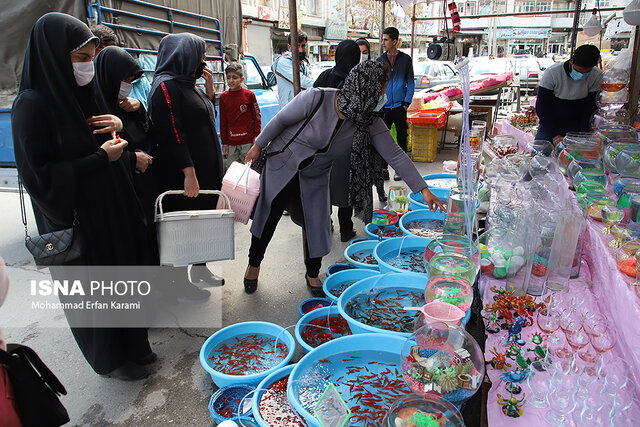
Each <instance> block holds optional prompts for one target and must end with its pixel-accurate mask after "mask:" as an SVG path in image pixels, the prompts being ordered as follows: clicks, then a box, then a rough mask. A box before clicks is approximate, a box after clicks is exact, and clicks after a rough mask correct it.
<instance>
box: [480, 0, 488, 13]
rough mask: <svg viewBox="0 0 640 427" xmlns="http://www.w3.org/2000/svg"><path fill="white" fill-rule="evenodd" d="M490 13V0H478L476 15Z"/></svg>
mask: <svg viewBox="0 0 640 427" xmlns="http://www.w3.org/2000/svg"><path fill="white" fill-rule="evenodd" d="M489 13H491V1H490V0H480V1H479V2H478V15H487V14H489Z"/></svg>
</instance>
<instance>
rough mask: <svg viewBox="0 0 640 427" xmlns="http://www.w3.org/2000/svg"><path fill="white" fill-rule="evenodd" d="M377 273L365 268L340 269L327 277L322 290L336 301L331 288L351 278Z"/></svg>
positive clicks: (360, 278) (360, 277)
mask: <svg viewBox="0 0 640 427" xmlns="http://www.w3.org/2000/svg"><path fill="white" fill-rule="evenodd" d="M376 274H379V272H378V271H377V270H369V269H366V268H354V269H351V270H345V271H340V272H338V273H335V274H332V275H331V276H329V277H327V278H326V279H325V280H324V283H323V284H322V290H324V293H325V295H326V296H327V298H329V299H330V300H331V301H338V297H337V296H335V295H334V294H333V293H331V291H332V289H334V288H336V287H338V286H340V285H342V284H343V283H344V282H350V281H352V280H362V279H364V278H366V277H371V276H374V275H376Z"/></svg>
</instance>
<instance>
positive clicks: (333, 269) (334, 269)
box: [327, 263, 356, 277]
mask: <svg viewBox="0 0 640 427" xmlns="http://www.w3.org/2000/svg"><path fill="white" fill-rule="evenodd" d="M354 268H356V267H354V266H353V265H351V264H340V263H338V264H331V265H330V266H329V267H327V277H329V276H331V275H332V274H335V273H338V272H340V271H344V270H353V269H354Z"/></svg>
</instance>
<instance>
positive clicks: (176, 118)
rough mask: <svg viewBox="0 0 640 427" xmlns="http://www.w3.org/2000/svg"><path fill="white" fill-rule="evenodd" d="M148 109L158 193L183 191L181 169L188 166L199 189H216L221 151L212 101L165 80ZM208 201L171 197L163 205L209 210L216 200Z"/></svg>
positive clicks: (179, 208)
mask: <svg viewBox="0 0 640 427" xmlns="http://www.w3.org/2000/svg"><path fill="white" fill-rule="evenodd" d="M165 89H166V93H165ZM207 103H209V105H207ZM169 104H170V105H169ZM150 110H151V120H152V122H153V129H154V132H153V134H154V139H155V140H156V141H157V143H158V145H157V147H156V149H155V150H154V152H153V155H154V165H155V170H156V173H157V182H158V184H159V187H160V191H166V190H182V189H183V188H184V174H183V173H182V169H183V168H186V167H189V166H193V167H194V168H195V171H196V177H197V178H198V184H199V185H200V189H201V190H219V189H220V187H221V185H222V176H223V173H222V171H223V169H222V150H221V148H220V143H219V141H218V134H217V133H216V130H215V128H212V123H213V120H212V118H211V116H210V113H209V111H213V104H212V103H211V100H209V99H208V98H207V96H206V95H205V94H204V93H203V92H202V91H201V90H200V89H198V88H194V87H193V86H191V85H189V84H186V83H183V82H180V81H178V80H167V81H165V82H163V83H162V84H161V85H160V88H158V89H157V90H156V91H155V92H154V93H153V95H152V96H151V108H150ZM211 199H212V198H211V197H209V198H206V197H197V198H195V199H193V198H187V197H182V196H173V197H167V198H165V200H164V201H163V206H164V207H166V209H167V210H189V209H212V208H213V207H215V203H216V201H215V200H211Z"/></svg>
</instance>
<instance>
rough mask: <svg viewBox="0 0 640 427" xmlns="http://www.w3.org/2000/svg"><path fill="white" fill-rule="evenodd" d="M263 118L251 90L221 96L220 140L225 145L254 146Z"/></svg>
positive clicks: (224, 93) (242, 89)
mask: <svg viewBox="0 0 640 427" xmlns="http://www.w3.org/2000/svg"><path fill="white" fill-rule="evenodd" d="M261 126H262V118H261V116H260V107H258V101H257V100H256V95H255V94H254V93H253V92H251V91H250V90H249V89H245V88H241V89H240V90H235V91H231V90H228V91H226V92H223V93H222V95H220V138H221V139H222V143H223V144H227V145H243V144H252V143H253V141H254V140H255V139H256V136H258V134H260V128H261Z"/></svg>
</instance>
